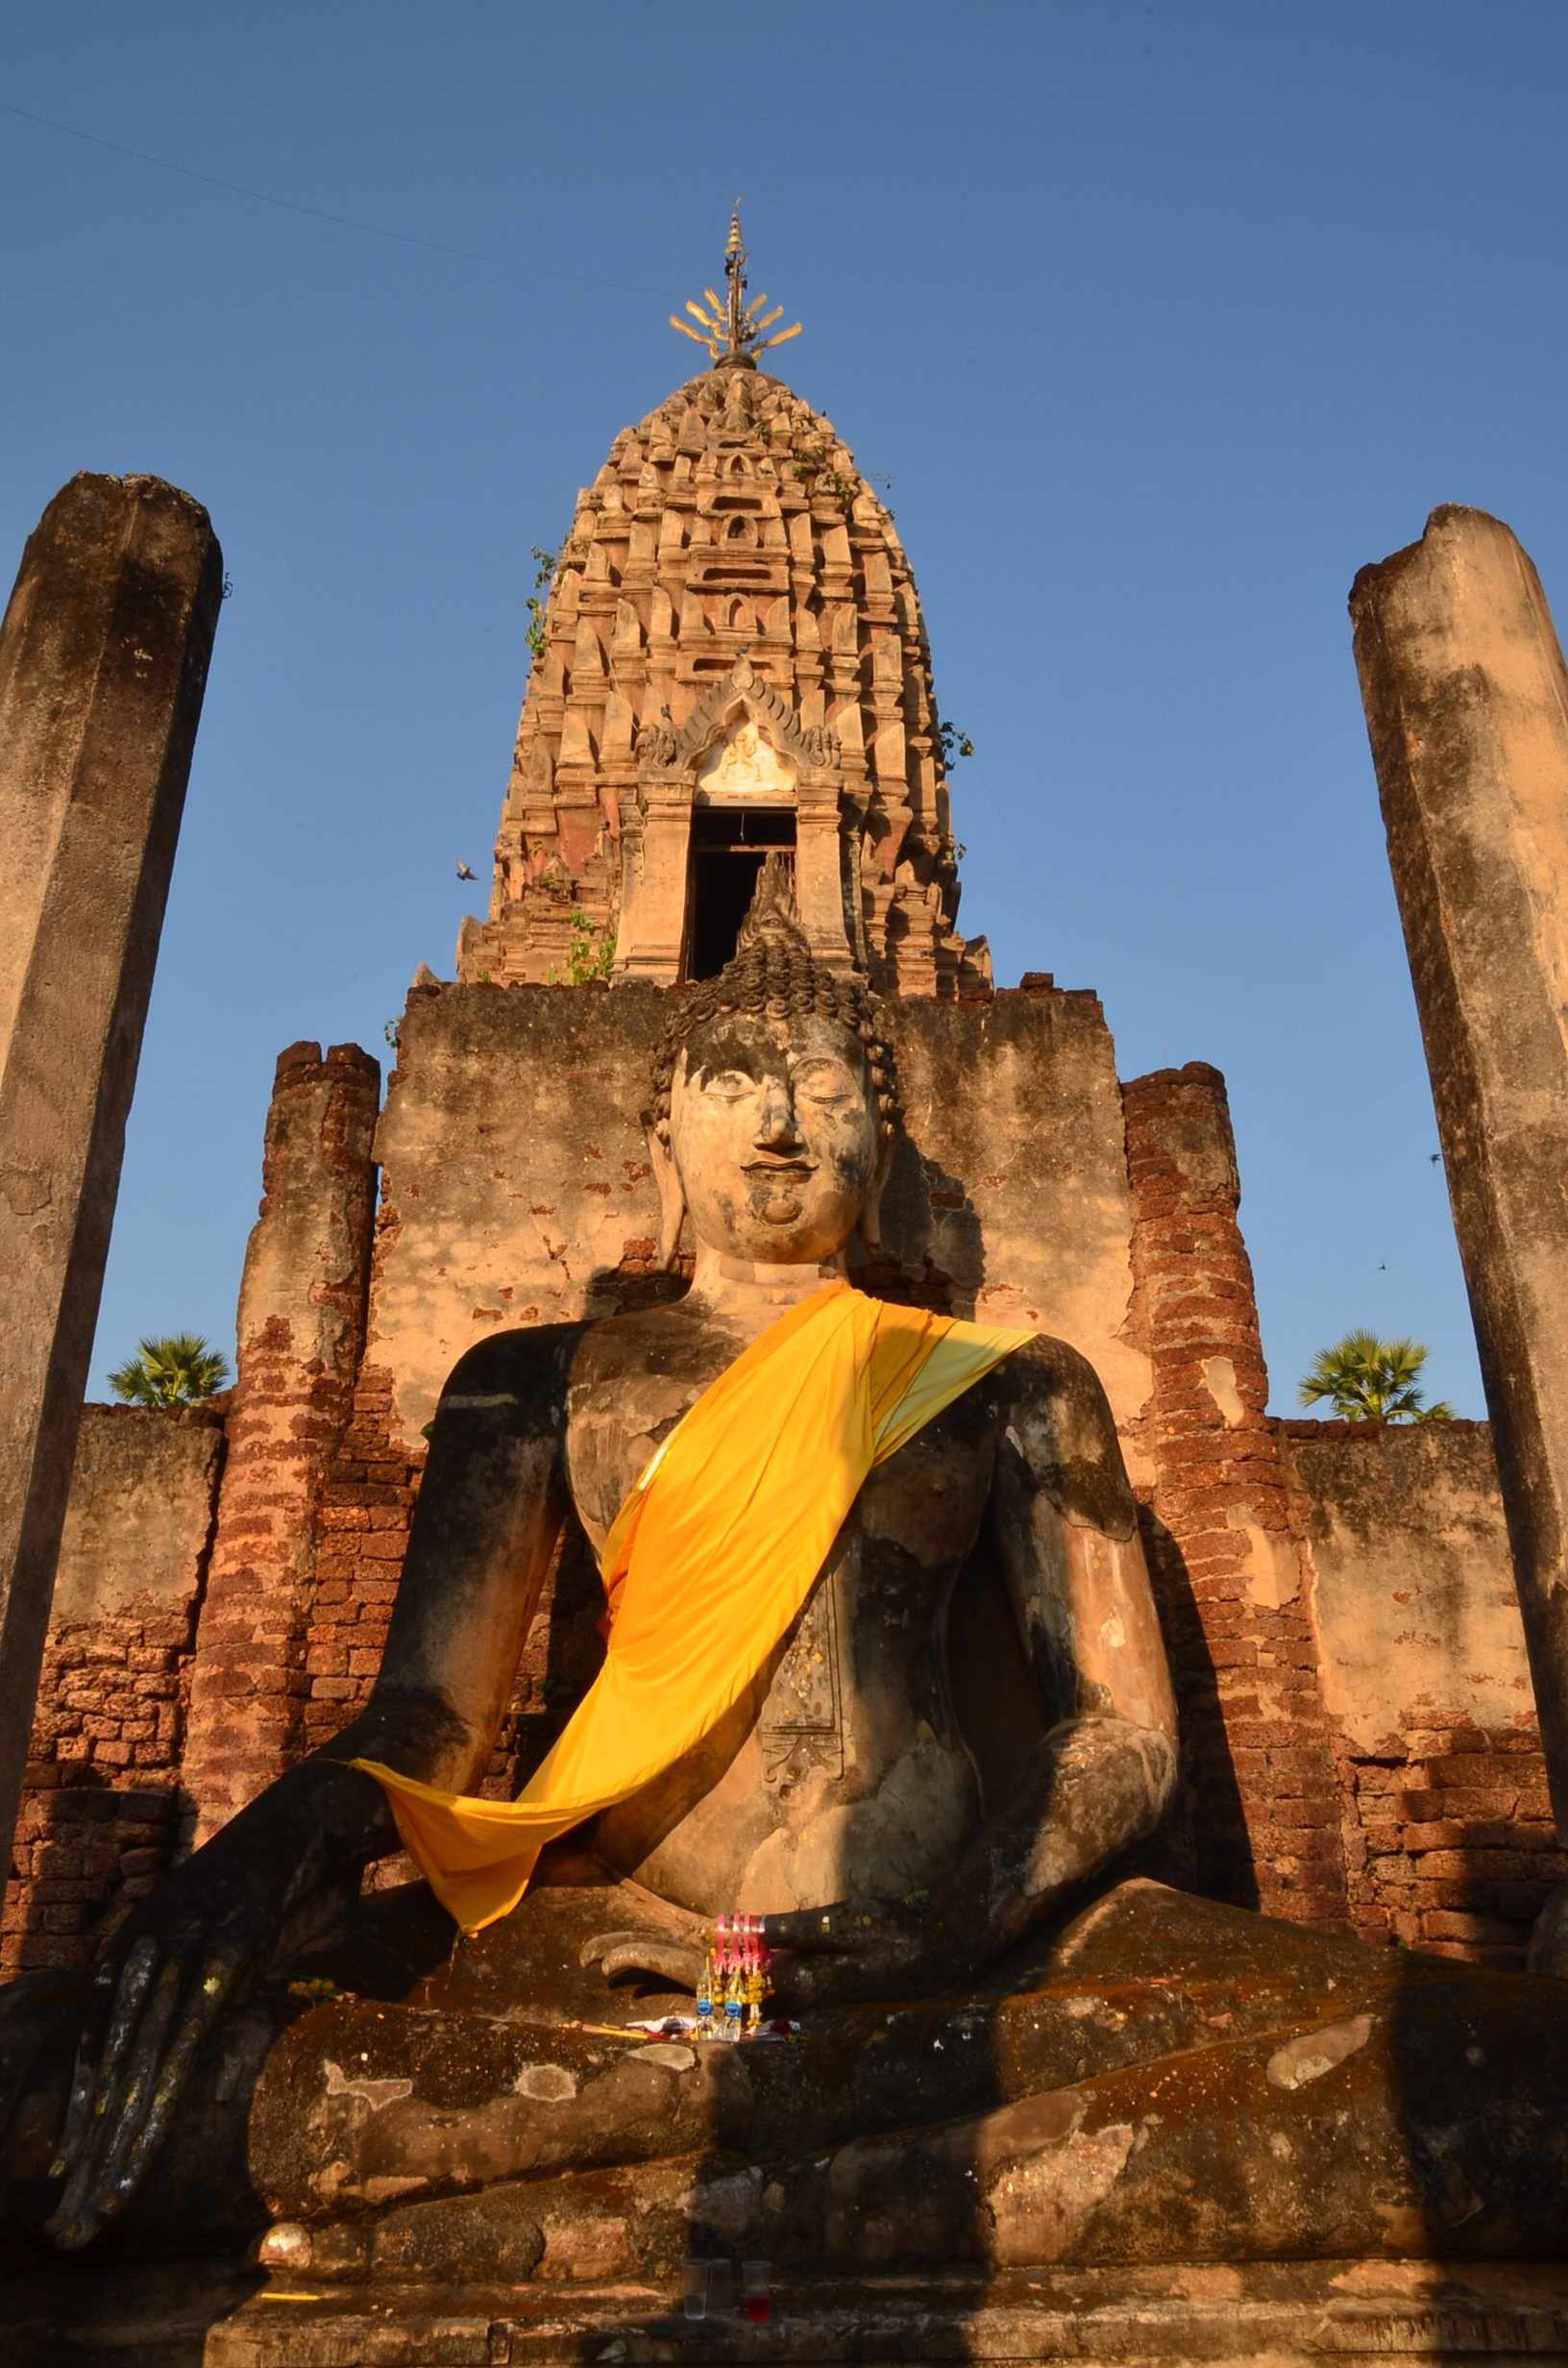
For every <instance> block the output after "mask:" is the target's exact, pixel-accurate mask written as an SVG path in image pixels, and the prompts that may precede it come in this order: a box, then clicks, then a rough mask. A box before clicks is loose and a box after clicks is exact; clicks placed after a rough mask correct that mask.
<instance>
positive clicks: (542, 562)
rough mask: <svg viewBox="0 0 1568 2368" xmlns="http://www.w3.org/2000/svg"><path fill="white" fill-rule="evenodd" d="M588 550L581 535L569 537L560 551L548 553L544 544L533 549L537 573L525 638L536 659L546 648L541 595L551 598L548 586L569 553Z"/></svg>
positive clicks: (538, 544)
mask: <svg viewBox="0 0 1568 2368" xmlns="http://www.w3.org/2000/svg"><path fill="white" fill-rule="evenodd" d="M587 548H588V546H587V544H586V543H585V542H584V541H583V539H582V536H581V535H580V534H578V535H576V536H572V535H569V536H568V537H567V539H566V541H565V542H564V543H563V544H562V545H561V547H560V549H559V551H547V550H546V549H545V547H544V545H543V543H535V544H534V545H533V547H532V549H533V563H534V568H535V571H536V572H535V575H534V579H533V590H532V592H531V593H530V594H529V595H528V599H527V611H528V626H527V632H526V633H525V634H524V636H523V638H524V640H525V641H526V642H527V645H528V648H529V650H530V651H531V652H532V653H533V655H534V656H535V657H537V656H538V655H539V653H540V651H541V650H542V649H543V648H544V646H545V601H542V600H541V599H540V597H539V595H540V593H541V592H544V594H545V600H548V599H549V598H550V594H549V592H548V591H546V586H547V585H549V584H553V582H554V580H555V575H556V571H557V569H558V568H559V566H560V564H561V561H562V560H563V559H564V558H565V556H566V555H567V553H568V552H569V551H576V552H579V553H580V552H585V551H586V550H587Z"/></svg>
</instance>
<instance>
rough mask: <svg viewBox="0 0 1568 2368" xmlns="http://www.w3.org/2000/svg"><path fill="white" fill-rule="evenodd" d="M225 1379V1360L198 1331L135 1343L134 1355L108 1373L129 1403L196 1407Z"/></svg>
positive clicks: (115, 1390) (119, 1395)
mask: <svg viewBox="0 0 1568 2368" xmlns="http://www.w3.org/2000/svg"><path fill="white" fill-rule="evenodd" d="M228 1378H229V1361H228V1359H227V1358H226V1357H224V1356H222V1355H220V1353H219V1352H218V1350H217V1349H215V1348H208V1344H207V1343H206V1341H204V1340H203V1339H202V1337H201V1335H200V1333H197V1332H171V1333H169V1334H168V1335H167V1337H166V1338H164V1339H162V1340H149V1341H142V1342H141V1343H139V1344H138V1346H137V1350H136V1354H135V1356H134V1357H128V1358H127V1359H126V1361H125V1363H124V1364H123V1365H117V1366H116V1367H115V1368H114V1370H113V1371H112V1372H111V1373H110V1377H109V1386H110V1389H111V1390H112V1391H113V1393H114V1394H115V1396H116V1397H117V1398H122V1399H123V1400H124V1401H125V1403H126V1404H127V1405H130V1406H196V1405H199V1404H200V1403H201V1401H202V1399H203V1398H204V1397H210V1396H211V1394H212V1393H213V1391H214V1390H221V1389H222V1388H223V1386H224V1383H225V1382H226V1381H227V1380H228Z"/></svg>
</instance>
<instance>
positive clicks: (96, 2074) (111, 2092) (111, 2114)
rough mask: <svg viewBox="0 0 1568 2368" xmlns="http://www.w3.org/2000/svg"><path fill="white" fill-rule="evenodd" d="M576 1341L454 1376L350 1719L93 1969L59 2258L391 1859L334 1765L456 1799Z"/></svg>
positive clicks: (545, 1474) (570, 1330)
mask: <svg viewBox="0 0 1568 2368" xmlns="http://www.w3.org/2000/svg"><path fill="white" fill-rule="evenodd" d="M582 1328H583V1327H582V1326H581V1325H577V1324H571V1325H568V1324H551V1325H545V1326H541V1327H539V1329H537V1330H535V1331H531V1332H515V1333H509V1334H502V1336H501V1337H500V1338H498V1339H495V1340H490V1341H485V1342H483V1343H481V1344H480V1345H479V1346H478V1347H476V1348H472V1349H470V1350H469V1352H468V1354H467V1355H466V1356H465V1357H463V1358H462V1359H461V1361H460V1362H459V1364H458V1365H457V1367H456V1368H455V1369H454V1370H453V1374H452V1377H451V1379H450V1380H449V1382H448V1383H447V1386H446V1388H445V1390H444V1391H443V1392H442V1394H441V1400H440V1404H439V1406H438V1407H437V1410H436V1418H435V1422H434V1426H433V1430H432V1435H431V1440H430V1452H429V1460H428V1462H427V1465H426V1469H425V1476H424V1482H423V1486H422V1488H421V1491H420V1498H419V1504H418V1508H417V1510H416V1513H415V1517H414V1523H413V1528H412V1532H411V1534H410V1537H409V1541H408V1551H407V1554H406V1556H405V1558H404V1570H403V1576H402V1579H401V1580H400V1582H399V1587H398V1595H397V1600H396V1603H395V1605H394V1607H393V1613H392V1620H391V1625H390V1628H389V1630H388V1634H387V1640H386V1646H385V1650H384V1652H383V1655H382V1659H381V1667H380V1674H379V1676H378V1677H377V1680H376V1683H375V1685H374V1687H373V1688H372V1690H371V1694H370V1698H369V1700H368V1701H367V1702H366V1704H365V1707H364V1709H363V1710H362V1711H361V1712H360V1713H359V1714H358V1715H357V1716H356V1717H355V1719H353V1720H352V1721H351V1722H350V1724H349V1725H348V1726H347V1727H346V1728H345V1729H344V1730H343V1732H342V1733H341V1734H340V1735H338V1736H336V1737H334V1738H333V1739H332V1740H331V1742H330V1743H327V1744H325V1745H324V1746H323V1747H322V1749H321V1750H320V1751H318V1752H316V1753H313V1754H312V1755H311V1756H310V1757H309V1758H308V1759H306V1760H303V1761H301V1762H300V1763H299V1764H297V1765H296V1766H294V1767H292V1768H290V1769H288V1770H287V1771H286V1772H285V1773H284V1774H282V1776H280V1777H279V1778H278V1779H277V1780H276V1781H275V1782H274V1783H273V1784H271V1785H269V1786H268V1787H267V1788H266V1789H265V1791H263V1792H261V1793H259V1794H258V1795H257V1798H256V1799H255V1800H254V1801H252V1802H251V1803H250V1805H249V1806H248V1807H247V1808H245V1809H242V1810H241V1811H240V1812H239V1813H238V1814H237V1815H236V1816H235V1817H233V1818H232V1819H231V1820H230V1822H229V1823H228V1824H227V1825H226V1826H224V1827H223V1828H222V1829H221V1830H220V1831H219V1832H218V1833H217V1834H215V1835H214V1836H213V1838H212V1839H211V1840H210V1841H208V1842H207V1843H206V1844H204V1846H203V1847H202V1848H201V1849H200V1850H198V1851H197V1852H196V1853H195V1855H194V1856H193V1857H192V1858H190V1859H188V1860H187V1861H186V1862H184V1865H182V1866H180V1867H178V1868H176V1869H175V1870H174V1872H173V1873H172V1874H171V1875H170V1876H168V1877H167V1878H166V1879H165V1880H164V1882H163V1883H161V1884H160V1885H159V1888H158V1889H157V1890H156V1891H155V1892H154V1893H153V1894H152V1896H151V1897H150V1898H149V1899H147V1900H146V1901H144V1902H143V1903H142V1905H141V1906H140V1907H139V1908H138V1909H137V1910H136V1911H135V1912H134V1913H133V1915H132V1916H131V1917H130V1918H129V1919H128V1920H127V1922H126V1924H125V1925H124V1926H123V1927H122V1929H121V1932H120V1934H119V1936H117V1938H116V1941H115V1943H114V1945H113V1947H112V1948H111V1949H110V1952H109V1954H108V1955H107V1956H106V1957H105V1959H104V1961H103V1962H102V1963H101V1964H100V1966H99V1968H98V1971H97V1973H96V1974H95V1976H94V1984H93V1989H94V2011H93V2015H92V2018H91V2021H90V2022H89V2025H88V2028H87V2030H86V2033H85V2035H84V2037H83V2042H82V2048H81V2053H80V2058H79V2063H78V2070H77V2077H76V2081H75V2083H74V2084H73V2090H72V2099H71V2106H70V2109H69V2112H68V2115H67V2120H66V2124H65V2129H64V2131H63V2133H62V2135H61V2145H60V2150H59V2153H60V2170H61V2175H62V2176H63V2177H64V2180H65V2187H64V2191H63V2193H62V2195H61V2202H60V2205H59V2208H57V2211H56V2214H55V2217H54V2219H53V2221H52V2222H51V2224H50V2225H51V2228H52V2229H53V2231H54V2232H55V2235H56V2238H57V2241H58V2242H60V2243H61V2244H62V2245H64V2246H67V2247H75V2246H79V2245H83V2244H86V2242H87V2241H88V2239H89V2238H90V2237H91V2235H92V2234H93V2233H94V2232H95V2230H96V2229H97V2228H98V2227H99V2225H100V2224H101V2223H102V2222H103V2221H104V2220H106V2219H108V2218H110V2217H111V2216H112V2215H113V2214H114V2213H115V2212H117V2211H119V2210H120V2209H122V2208H123V2207H124V2205H125V2204H126V2203H127V2202H128V2200H129V2198H130V2196H131V2195H132V2194H133V2193H134V2192H135V2188H136V2186H137V2185H138V2184H139V2183H140V2180H141V2178H142V2175H143V2173H144V2172H145V2170H146V2167H147V2164H148V2162H149V2161H150V2160H151V2159H152V2157H153V2154H154V2153H155V2151H156V2149H157V2147H158V2145H159V2142H160V2141H161V2139H162V2136H163V2134H164V2133H165V2131H166V2129H167V2127H168V2124H169V2121H170V2118H171V2116H172V2114H173V2111H174V2109H175V2107H176V2105H177V2104H178V2101H179V2097H180V2094H181V2092H182V2090H183V2088H184V2084H185V2080H186V2077H187V2075H188V2072H189V2069H190V2065H191V2063H192V2061H193V2060H194V2057H195V2054H196V2051H197V2049H198V2047H199V2046H200V2044H201V2041H202V2039H203V2037H204V2036H205V2035H206V2033H207V2032H208V2029H209V2028H210V2026H211V2024H212V2023H213V2021H214V2020H215V2019H216V2017H217V2015H218V2013H219V2012H220V2011H221V2010H222V2008H223V2007H224V2005H225V2004H226V2002H229V2001H231V2000H233V1998H234V1997H236V1996H237V1995H238V1994H239V1993H240V1992H242V1991H243V1989H244V1987H245V1986H246V1985H247V1984H248V1983H249V1982H250V1981H251V1980H252V1979H254V1978H255V1977H256V1976H257V1974H258V1973H263V1972H266V1971H269V1970H271V1971H276V1970H277V1969H278V1968H279V1967H281V1966H282V1965H284V1964H286V1963H287V1962H288V1961H290V1959H292V1958H294V1957H297V1956H298V1955H300V1954H301V1953H302V1952H303V1951H304V1950H306V1949H307V1948H309V1947H311V1946H313V1945H316V1944H318V1943H319V1942H320V1941H321V1940H322V1939H323V1938H324V1937H326V1936H328V1935H329V1933H330V1932H331V1929H332V1927H333V1925H334V1924H335V1923H336V1921H337V1920H338V1918H339V1916H340V1914H341V1912H342V1910H343V1908H344V1907H345V1906H346V1905H347V1903H348V1902H349V1901H350V1900H351V1899H352V1897H353V1896H354V1894H355V1891H356V1890H357V1887H358V1880H359V1876H360V1873H361V1871H362V1869H363V1868H364V1866H365V1864H366V1863H367V1862H368V1861H370V1860H372V1859H375V1858H379V1857H382V1856H384V1855H385V1854H386V1853H387V1852H388V1851H390V1850H395V1849H396V1848H397V1833H396V1829H395V1827H394V1826H393V1823H392V1818H391V1815H390V1813H389V1812H388V1809H387V1806H386V1800H385V1796H384V1794H383V1793H382V1791H381V1788H380V1786H379V1785H378V1784H377V1783H376V1782H375V1781H374V1779H373V1778H371V1777H369V1776H366V1775H364V1774H363V1773H362V1772H361V1771H360V1770H358V1769H356V1768H352V1767H349V1766H346V1765H345V1764H344V1763H345V1762H346V1761H348V1760H350V1759H367V1760H380V1761H384V1762H385V1763H386V1764H387V1765H389V1766H392V1767H396V1768H398V1769H399V1770H401V1771H402V1772H403V1773H404V1774H406V1775H410V1776H417V1777H419V1778H421V1779H422V1780H423V1781H425V1782H426V1783H429V1784H436V1785H442V1786H445V1787H447V1788H451V1789H453V1790H462V1789H464V1788H469V1787H471V1786H472V1785H473V1784H474V1782H475V1781H476V1779H477V1778H478V1775H479V1774H480V1772H481V1771H482V1769H483V1767H484V1764H485V1762H486V1759H487V1758H488V1756H489V1752H490V1749H491V1745H492V1743H493V1741H494V1739H495V1736H496V1733H497V1731H498V1729H499V1726H500V1722H501V1718H502V1713H503V1711H504V1709H505V1706H506V1702H507V1700H508V1698H509V1695H510V1692H511V1688H512V1683H513V1680H514V1677H515V1675H516V1670H517V1663H518V1659H519V1655H520V1653H521V1649H522V1644H523V1640H524V1638H525V1637H526V1636H527V1630H528V1624H529V1622H530V1621H531V1619H532V1617H533V1615H534V1612H535V1609H536V1608H537V1605H538V1601H539V1595H540V1591H541V1589H542V1588H543V1585H544V1580H545V1574H546V1572H547V1570H548V1568H549V1565H550V1558H551V1551H552V1549H553V1546H554V1543H555V1540H556V1538H557V1536H558V1534H559V1530H560V1524H561V1520H562V1517H563V1515H564V1512H565V1508H566V1501H567V1498H566V1482H565V1430H566V1389H567V1380H568V1376H569V1373H570V1369H571V1361H572V1354H573V1351H574V1349H575V1348H576V1343H577V1341H578V1339H579V1338H580V1337H581V1332H582Z"/></svg>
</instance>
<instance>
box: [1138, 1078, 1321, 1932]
mask: <svg viewBox="0 0 1568 2368" xmlns="http://www.w3.org/2000/svg"><path fill="white" fill-rule="evenodd" d="M1122 1106H1123V1109H1124V1112H1125V1115H1126V1123H1127V1169H1128V1177H1129V1181H1130V1183H1131V1187H1132V1201H1133V1244H1132V1247H1133V1283H1134V1302H1133V1314H1134V1328H1135V1329H1136V1330H1137V1332H1138V1333H1139V1337H1140V1339H1141V1342H1142V1344H1143V1345H1144V1346H1145V1347H1146V1349H1147V1352H1148V1356H1149V1362H1150V1366H1151V1368H1152V1371H1153V1382H1154V1386H1153V1392H1152V1394H1151V1396H1150V1400H1149V1405H1148V1410H1147V1417H1146V1423H1145V1430H1146V1436H1145V1439H1144V1441H1143V1444H1144V1446H1145V1448H1146V1449H1147V1451H1148V1455H1149V1458H1150V1460H1151V1462H1152V1464H1153V1468H1154V1489H1153V1502H1152V1508H1151V1510H1152V1513H1153V1521H1152V1523H1151V1524H1150V1539H1149V1542H1150V1564H1151V1568H1152V1573H1153V1577H1154V1582H1155V1587H1156V1591H1157V1593H1158V1596H1159V1598H1160V1604H1161V1614H1162V1617H1163V1619H1164V1623H1165V1629H1166V1636H1167V1640H1168V1642H1169V1645H1170V1648H1171V1660H1172V1662H1173V1663H1174V1665H1175V1668H1176V1674H1177V1686H1178V1699H1179V1702H1180V1706H1181V1716H1182V1731H1181V1741H1182V1760H1183V1773H1184V1780H1185V1785H1186V1787H1187V1789H1188V1799H1187V1802H1186V1805H1185V1806H1186V1823H1187V1826H1188V1835H1189V1837H1190V1840H1189V1841H1188V1843H1187V1844H1186V1851H1185V1854H1186V1855H1187V1856H1188V1858H1189V1860H1190V1872H1189V1875H1188V1879H1189V1880H1191V1881H1193V1882H1195V1883H1196V1884H1197V1885H1198V1886H1199V1887H1202V1888H1203V1889H1205V1890H1208V1891H1211V1892H1213V1893H1216V1894H1217V1895H1218V1896H1219V1897H1221V1898H1229V1899H1234V1900H1236V1901H1237V1903H1238V1904H1239V1905H1242V1906H1253V1905H1256V1906H1258V1907H1261V1908H1262V1909H1263V1910H1264V1911H1265V1912H1267V1913H1268V1914H1270V1915H1283V1916H1289V1917H1290V1918H1292V1919H1293V1920H1294V1921H1295V1922H1297V1923H1302V1924H1315V1925H1319V1926H1326V1927H1328V1928H1329V1929H1331V1930H1344V1929H1346V1928H1348V1925H1349V1921H1350V1905H1349V1898H1348V1893H1347V1887H1346V1881H1345V1862H1344V1848H1343V1844H1342V1841H1341V1838H1340V1833H1339V1810H1338V1799H1337V1787H1336V1783H1335V1765H1334V1755H1333V1751H1332V1749H1331V1746H1330V1741H1329V1733H1328V1725H1327V1721H1326V1719H1325V1716H1324V1713H1323V1702H1322V1691H1321V1688H1320V1686H1319V1683H1318V1675H1317V1648H1316V1642H1315V1640H1314V1638H1313V1635H1312V1629H1311V1620H1310V1618H1309V1616H1308V1609H1307V1604H1306V1600H1305V1591H1304V1588H1303V1578H1304V1573H1305V1567H1306V1565H1305V1554H1304V1545H1305V1530H1304V1525H1303V1521H1302V1518H1301V1509H1300V1507H1299V1505H1298V1503H1297V1502H1296V1500H1295V1497H1294V1492H1293V1491H1292V1489H1291V1487H1290V1483H1289V1479H1288V1475H1287V1474H1286V1469H1285V1467H1284V1464H1283V1462H1282V1460H1281V1456H1280V1450H1279V1443H1278V1441H1277V1439H1276V1437H1275V1433H1274V1428H1273V1425H1272V1424H1271V1423H1270V1421H1269V1418H1268V1415H1267V1411H1266V1409H1267V1405H1268V1374H1267V1370H1266V1369H1265V1367H1264V1364H1263V1346H1262V1336H1261V1334H1260V1331H1259V1325H1258V1307H1257V1300H1256V1298H1255V1296H1254V1293H1253V1282H1252V1266H1251V1262H1250V1261H1249V1259H1248V1257H1247V1251H1246V1245H1245V1243H1244V1242H1243V1241H1242V1239H1241V1229H1240V1226H1239V1225H1238V1224H1237V1204H1238V1202H1239V1199H1240V1182H1239V1178H1238V1176H1237V1165H1236V1145H1235V1141H1234V1139H1233V1137H1232V1134H1231V1121H1230V1112H1229V1110H1228V1108H1227V1106H1226V1099H1225V1080H1224V1078H1223V1077H1222V1076H1221V1075H1220V1073H1219V1072H1218V1070H1217V1069H1211V1068H1210V1067H1209V1066H1208V1064H1207V1063H1206V1062H1203V1061H1190V1062H1188V1065H1187V1067H1186V1068H1185V1069H1161V1070H1156V1071H1155V1072H1154V1073H1153V1074H1152V1075H1151V1076H1147V1077H1136V1078H1134V1079H1133V1080H1132V1081H1131V1083H1129V1084H1127V1085H1125V1086H1124V1087H1123V1088H1122ZM1179 1871H1184V1872H1185V1871H1186V1870H1179Z"/></svg>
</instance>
